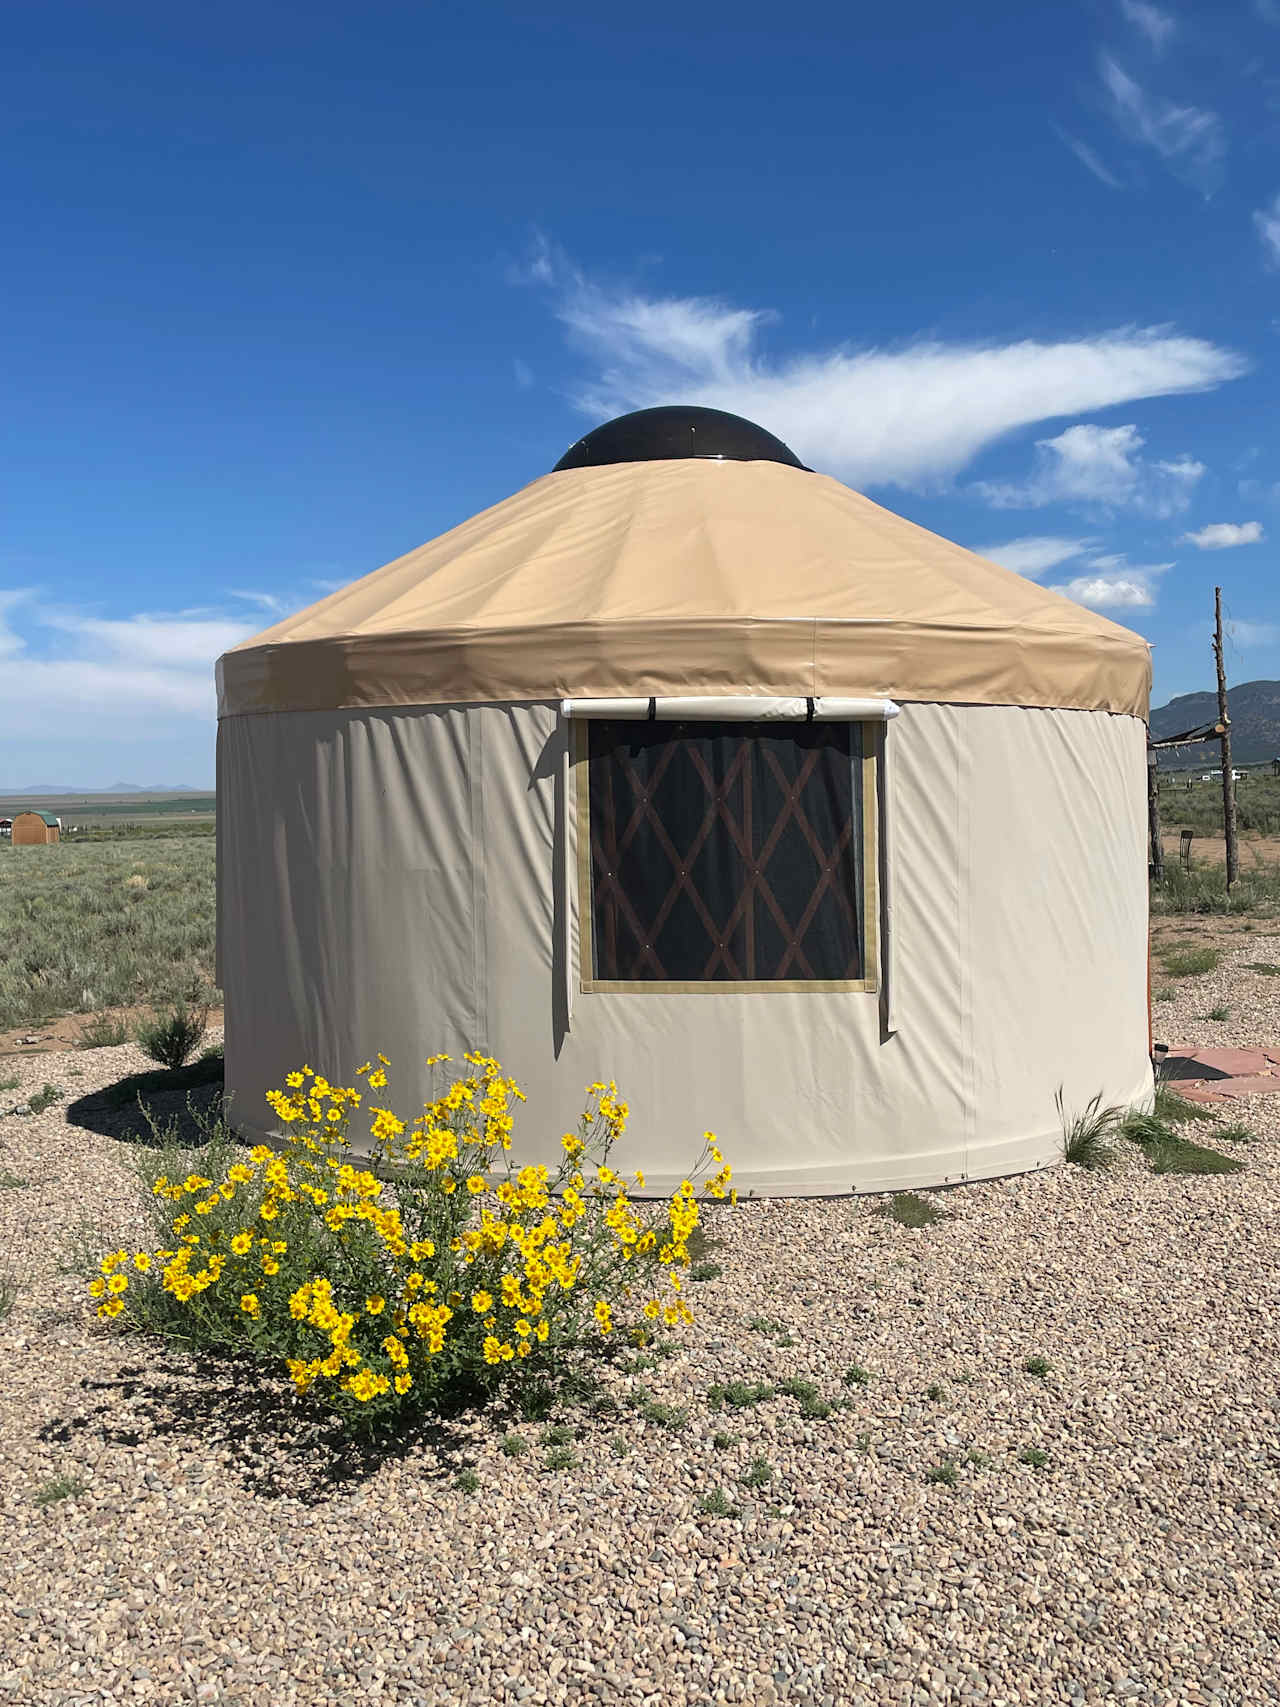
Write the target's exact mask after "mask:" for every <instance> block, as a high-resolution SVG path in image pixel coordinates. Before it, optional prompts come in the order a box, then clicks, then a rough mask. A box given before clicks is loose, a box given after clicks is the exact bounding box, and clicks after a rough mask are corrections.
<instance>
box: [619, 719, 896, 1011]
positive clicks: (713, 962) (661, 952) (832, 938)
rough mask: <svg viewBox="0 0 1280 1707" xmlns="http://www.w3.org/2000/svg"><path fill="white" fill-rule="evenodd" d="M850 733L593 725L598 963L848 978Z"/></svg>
mask: <svg viewBox="0 0 1280 1707" xmlns="http://www.w3.org/2000/svg"><path fill="white" fill-rule="evenodd" d="M857 750H858V744H857V736H856V732H854V731H853V730H852V729H851V728H850V726H848V725H844V724H803V723H801V724H783V723H753V724H743V723H696V724H694V723H691V724H677V723H629V722H593V723H592V725H591V727H590V735H589V748H588V753H589V777H588V782H589V789H590V825H591V868H592V879H593V885H592V886H593V894H592V918H593V942H594V956H595V968H594V971H595V976H596V977H597V978H599V979H602V980H614V979H617V980H623V981H631V980H642V981H652V980H661V981H671V982H698V983H700V982H706V981H717V982H718V981H722V980H732V981H743V982H749V983H754V982H772V981H775V980H779V979H787V980H815V979H821V980H827V979H834V980H856V979H859V978H861V977H862V976H863V971H862V948H861V941H860V937H861V933H860V931H859V920H858V909H857V902H856V896H857V893H858V888H857V866H858V859H859V834H858V831H859V812H858V799H859V794H858V788H857V786H856V785H855V773H856V768H857V762H858V761H857V756H856V755H857Z"/></svg>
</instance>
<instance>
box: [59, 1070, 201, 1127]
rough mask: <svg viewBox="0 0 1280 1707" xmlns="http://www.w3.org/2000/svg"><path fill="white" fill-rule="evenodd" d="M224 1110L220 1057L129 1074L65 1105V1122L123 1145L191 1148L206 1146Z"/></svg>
mask: <svg viewBox="0 0 1280 1707" xmlns="http://www.w3.org/2000/svg"><path fill="white" fill-rule="evenodd" d="M223 1107H224V1103H223V1090H222V1058H221V1056H216V1057H212V1058H210V1059H208V1060H201V1061H194V1062H192V1064H191V1066H189V1067H178V1068H176V1069H172V1070H171V1069H169V1068H164V1067H160V1068H157V1069H156V1070H155V1071H154V1072H148V1073H130V1074H129V1076H128V1077H127V1078H124V1079H118V1080H117V1081H116V1083H115V1084H113V1085H106V1086H104V1087H103V1089H102V1090H97V1091H89V1092H88V1093H87V1094H86V1095H85V1096H82V1097H77V1098H76V1100H75V1101H74V1102H72V1103H69V1104H68V1105H67V1120H68V1122H69V1123H70V1124H71V1125H72V1126H81V1127H84V1128H85V1130H86V1131H89V1132H98V1133H101V1134H102V1136H103V1137H105V1138H115V1139H118V1140H119V1141H120V1142H122V1143H125V1144H146V1145H150V1146H153V1147H154V1146H156V1145H159V1144H161V1143H166V1144H176V1145H179V1146H181V1147H182V1148H184V1149H186V1148H190V1149H194V1148H195V1147H197V1146H198V1145H200V1144H202V1143H204V1142H205V1141H206V1138H207V1136H208V1130H207V1129H208V1127H209V1125H210V1124H211V1123H213V1122H215V1121H216V1120H217V1119H218V1117H219V1116H220V1115H221V1114H222V1112H223ZM144 1110H145V1111H147V1112H149V1113H150V1116H151V1118H150V1120H148V1118H147V1112H144Z"/></svg>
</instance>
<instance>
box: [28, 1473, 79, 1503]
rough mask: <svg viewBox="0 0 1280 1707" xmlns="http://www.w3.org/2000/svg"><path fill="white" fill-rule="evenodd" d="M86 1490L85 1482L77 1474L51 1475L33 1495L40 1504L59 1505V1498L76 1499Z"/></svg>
mask: <svg viewBox="0 0 1280 1707" xmlns="http://www.w3.org/2000/svg"><path fill="white" fill-rule="evenodd" d="M84 1491H85V1484H84V1483H83V1482H82V1481H80V1480H79V1479H78V1477H76V1476H51V1477H50V1478H49V1480H48V1481H47V1482H43V1483H41V1485H40V1486H39V1487H38V1488H37V1489H36V1491H35V1493H34V1495H33V1496H32V1497H33V1499H34V1500H35V1503H36V1504H37V1505H38V1506H48V1505H57V1503H58V1501H59V1500H71V1499H75V1498H76V1496H77V1495H78V1494H82V1493H83V1492H84Z"/></svg>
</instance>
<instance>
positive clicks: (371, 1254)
mask: <svg viewBox="0 0 1280 1707" xmlns="http://www.w3.org/2000/svg"><path fill="white" fill-rule="evenodd" d="M446 1059H447V1057H443V1056H441V1057H436V1058H435V1060H436V1061H437V1062H443V1061H445V1060H446ZM466 1060H467V1062H468V1064H469V1067H470V1071H469V1072H468V1073H467V1074H466V1075H465V1076H462V1077H459V1078H456V1079H454V1080H453V1081H452V1082H451V1083H449V1084H448V1085H447V1086H446V1088H445V1090H444V1092H443V1094H442V1095H441V1096H439V1097H438V1098H437V1099H436V1100H435V1101H433V1102H431V1103H430V1104H428V1105H427V1107H426V1108H425V1110H424V1112H423V1113H422V1114H421V1115H419V1116H418V1117H417V1119H416V1120H415V1121H414V1122H413V1123H412V1125H409V1124H408V1123H406V1122H405V1121H404V1120H401V1119H400V1118H399V1117H398V1116H397V1115H396V1114H395V1113H394V1112H393V1111H392V1109H391V1108H390V1107H388V1106H386V1098H385V1096H384V1094H383V1093H385V1092H386V1091H387V1089H388V1078H387V1072H386V1068H387V1065H388V1063H387V1062H386V1061H385V1059H384V1057H382V1056H379V1057H378V1064H377V1065H372V1066H371V1065H370V1064H368V1063H366V1065H365V1066H364V1067H362V1068H361V1069H360V1073H359V1074H358V1075H357V1076H358V1077H360V1078H362V1079H363V1080H364V1089H363V1090H357V1089H356V1088H355V1087H354V1086H342V1085H334V1084H330V1083H329V1082H328V1080H327V1079H325V1078H324V1077H323V1076H322V1075H320V1074H317V1073H315V1072H313V1071H312V1069H311V1068H310V1067H303V1068H301V1069H299V1070H298V1071H296V1072H292V1073H290V1074H289V1075H288V1076H287V1079H286V1088H285V1089H284V1090H281V1091H271V1092H269V1093H268V1101H269V1102H270V1104H271V1106H272V1108H273V1109H274V1111H275V1114H276V1116H277V1118H278V1119H279V1121H280V1123H281V1126H282V1128H283V1130H284V1139H285V1143H284V1148H283V1150H282V1152H281V1153H279V1154H276V1153H275V1152H274V1151H272V1150H271V1149H270V1148H269V1147H268V1146H266V1145H259V1146H257V1147H256V1148H254V1149H252V1150H251V1151H249V1152H248V1155H247V1157H246V1158H245V1159H243V1160H238V1161H233V1162H231V1163H230V1164H229V1165H226V1166H225V1167H219V1168H217V1169H214V1168H210V1169H209V1170H208V1171H204V1170H202V1169H200V1168H199V1167H196V1168H193V1169H192V1171H191V1172H189V1173H188V1174H187V1175H186V1176H185V1177H184V1178H180V1179H170V1177H169V1176H168V1175H167V1174H161V1175H160V1176H159V1177H158V1178H157V1179H156V1180H155V1182H154V1185H153V1187H152V1204H153V1206H154V1209H155V1213H156V1217H157V1232H158V1234H159V1236H160V1239H161V1240H162V1241H163V1243H162V1244H161V1245H160V1248H158V1249H156V1250H152V1251H147V1250H142V1251H138V1252H137V1253H136V1254H134V1255H133V1256H132V1258H131V1257H130V1255H129V1253H128V1252H127V1251H124V1250H117V1251H113V1252H112V1253H111V1254H110V1255H108V1256H107V1257H106V1258H105V1259H104V1260H103V1262H102V1265H101V1272H100V1273H99V1274H98V1276H97V1278H96V1279H95V1280H94V1281H93V1282H92V1283H91V1286H90V1292H91V1293H92V1295H93V1296H94V1298H96V1299H97V1300H98V1313H99V1315H101V1316H103V1317H105V1318H107V1319H116V1320H121V1321H123V1322H125V1323H126V1324H128V1323H132V1324H134V1325H136V1326H137V1327H139V1328H143V1329H149V1330H151V1331H154V1332H157V1333H161V1334H166V1335H169V1336H172V1337H174V1338H176V1339H180V1340H182V1341H184V1342H185V1343H187V1344H189V1345H192V1346H195V1347H202V1348H208V1349H217V1350H221V1351H224V1352H232V1353H240V1354H247V1355H249V1356H252V1357H256V1358H261V1359H265V1360H267V1361H270V1362H276V1363H279V1364H281V1365H282V1366H283V1367H284V1368H285V1369H287V1371H288V1373H289V1375H290V1377H291V1378H292V1380H293V1382H294V1385H295V1387H296V1389H297V1391H298V1393H299V1394H306V1395H310V1397H311V1399H312V1401H314V1402H317V1403H319V1404H321V1405H323V1406H325V1407H327V1408H328V1409H329V1410H330V1411H331V1412H333V1413H335V1414H336V1415H337V1416H338V1418H339V1419H340V1420H341V1421H342V1423H343V1424H344V1425H345V1426H347V1427H349V1428H352V1429H362V1428H368V1427H373V1426H378V1425H383V1424H386V1423H388V1422H390V1421H392V1420H394V1418H395V1416H396V1414H397V1413H399V1412H402V1411H404V1410H406V1409H408V1408H409V1407H411V1406H422V1405H436V1406H440V1405H444V1404H450V1405H453V1404H457V1403H459V1402H466V1401H467V1400H468V1399H471V1398H476V1399H479V1398H482V1397H484V1396H486V1395H487V1394H489V1393H491V1392H492V1391H494V1390H495V1389H496V1387H497V1386H498V1385H499V1384H501V1383H504V1382H507V1383H510V1384H511V1385H512V1387H513V1389H514V1392H515V1397H516V1403H517V1405H519V1402H520V1393H521V1391H522V1390H527V1391H528V1392H529V1393H530V1394H534V1393H535V1392H536V1393H537V1394H544V1393H545V1392H546V1390H548V1389H549V1388H551V1387H552V1386H553V1384H554V1381H555V1378H556V1377H557V1375H558V1374H559V1373H561V1372H562V1371H563V1369H564V1368H565V1367H566V1365H567V1364H572V1363H573V1362H574V1360H575V1359H579V1358H580V1357H581V1356H588V1355H590V1354H591V1353H593V1352H594V1353H599V1352H601V1351H603V1350H606V1349H607V1348H608V1347H609V1346H610V1344H611V1343H612V1342H613V1339H614V1336H615V1335H616V1334H618V1333H619V1330H623V1331H624V1332H625V1331H629V1332H630V1334H631V1336H632V1337H633V1339H634V1340H635V1341H637V1342H639V1341H643V1340H644V1339H646V1338H647V1337H648V1336H649V1334H650V1332H651V1329H650V1327H649V1325H648V1324H652V1323H656V1322H659V1321H661V1322H664V1323H665V1324H666V1325H667V1326H668V1327H674V1326H676V1324H678V1323H680V1322H689V1321H691V1320H692V1312H691V1311H690V1309H689V1306H688V1304H687V1302H686V1301H685V1296H684V1290H683V1284H684V1275H685V1271H686V1270H687V1269H688V1266H689V1253H688V1239H689V1235H690V1234H691V1233H692V1232H693V1231H694V1230H695V1229H696V1227H697V1224H698V1218H699V1209H698V1202H697V1197H696V1193H695V1188H694V1185H693V1183H692V1182H691V1181H690V1180H686V1181H684V1182H683V1183H682V1185H681V1186H680V1188H679V1190H677V1191H676V1192H675V1193H674V1194H673V1196H672V1197H671V1198H670V1199H669V1200H668V1201H666V1202H665V1203H660V1204H657V1205H649V1206H644V1207H643V1208H641V1207H639V1206H637V1205H636V1204H634V1203H633V1202H632V1201H631V1199H630V1197H629V1184H628V1181H627V1180H626V1179H625V1178H623V1176H621V1175H620V1174H618V1173H615V1172H614V1170H613V1169H612V1168H611V1167H610V1166H609V1156H610V1153H611V1151H612V1149H613V1147H614V1145H615V1144H616V1142H617V1141H618V1139H619V1138H620V1137H621V1136H622V1133H623V1131H624V1129H625V1126H626V1121H627V1112H628V1111H627V1106H626V1104H625V1103H624V1102H622V1101H621V1100H620V1099H619V1096H618V1093H617V1087H616V1086H615V1085H613V1084H607V1085H606V1084H603V1083H601V1084H596V1085H593V1086H592V1087H591V1088H590V1090H589V1092H588V1106H587V1109H586V1111H585V1113H584V1115H583V1117H582V1121H581V1123H580V1126H579V1129H578V1131H577V1132H571V1133H566V1134H565V1136H564V1138H563V1139H562V1141H561V1142H562V1150H563V1155H562V1158H561V1160H560V1162H559V1165H558V1166H557V1167H556V1169H555V1170H554V1171H553V1170H551V1169H548V1168H547V1167H546V1166H545V1165H538V1166H528V1167H517V1166H516V1164H515V1162H514V1160H513V1159H512V1131H513V1127H514V1109H515V1107H516V1105H517V1104H518V1103H519V1102H522V1101H523V1100H524V1099H523V1095H522V1093H521V1091H520V1090H519V1088H518V1086H517V1085H516V1084H515V1082H514V1080H512V1079H509V1078H507V1077H505V1076H504V1074H503V1072H502V1069H501V1068H500V1066H499V1065H498V1063H497V1062H496V1061H494V1060H493V1059H491V1058H489V1057H486V1056H482V1055H468V1056H467V1057H466ZM370 1093H377V1095H378V1100H377V1101H376V1102H375V1101H374V1100H373V1095H372V1094H370ZM357 1110H362V1111H363V1114H364V1115H365V1116H367V1117H368V1118H369V1120H370V1129H369V1130H370V1139H371V1144H372V1151H371V1155H370V1157H369V1159H368V1161H367V1163H365V1162H362V1161H359V1160H354V1161H353V1159H352V1157H351V1152H350V1143H349V1139H348V1126H349V1123H350V1121H351V1119H352V1118H353V1116H354V1114H355V1113H356V1111H357ZM711 1164H714V1165H715V1166H716V1168H717V1169H718V1171H717V1172H716V1173H715V1174H714V1175H712V1176H711V1177H710V1178H708V1179H706V1180H705V1182H704V1185H703V1190H704V1191H706V1192H708V1193H710V1194H711V1195H712V1196H714V1197H718V1198H724V1197H732V1196H733V1195H734V1194H733V1192H732V1190H731V1188H730V1186H729V1179H730V1170H729V1168H728V1166H727V1165H726V1164H725V1162H724V1159H723V1157H722V1156H721V1154H720V1151H719V1149H718V1148H717V1147H716V1144H715V1140H714V1138H713V1137H712V1135H711V1134H709V1133H708V1134H706V1147H705V1149H704V1151H703V1154H702V1156H701V1157H700V1158H699V1163H698V1166H697V1167H696V1168H695V1169H694V1175H695V1177H696V1176H697V1174H698V1173H699V1172H700V1171H702V1170H703V1168H704V1166H710V1165H711ZM589 1172H590V1173H591V1174H592V1175H593V1177H592V1178H591V1179H590V1180H589V1179H588V1177H587V1176H588V1173H589ZM219 1173H220V1174H221V1178H219V1177H217V1175H218V1174H219ZM636 1185H637V1186H639V1187H641V1188H643V1185H644V1179H643V1176H642V1175H640V1174H637V1176H636Z"/></svg>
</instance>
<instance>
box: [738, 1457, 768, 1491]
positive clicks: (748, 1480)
mask: <svg viewBox="0 0 1280 1707" xmlns="http://www.w3.org/2000/svg"><path fill="white" fill-rule="evenodd" d="M738 1480H739V1481H740V1482H741V1483H742V1485H743V1487H744V1488H767V1487H768V1486H769V1483H770V1482H771V1481H772V1480H773V1465H772V1464H770V1462H769V1460H768V1459H767V1458H753V1459H752V1460H751V1462H750V1464H749V1465H748V1466H747V1469H746V1471H745V1473H744V1474H743V1475H741V1476H739V1478H738Z"/></svg>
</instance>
